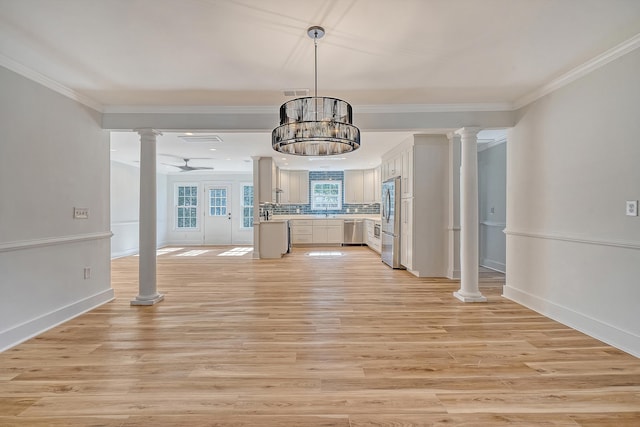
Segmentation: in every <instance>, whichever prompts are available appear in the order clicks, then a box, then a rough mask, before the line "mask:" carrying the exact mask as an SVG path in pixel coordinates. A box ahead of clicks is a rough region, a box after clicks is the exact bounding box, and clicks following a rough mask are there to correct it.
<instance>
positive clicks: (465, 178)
mask: <svg viewBox="0 0 640 427" xmlns="http://www.w3.org/2000/svg"><path fill="white" fill-rule="evenodd" d="M479 131H480V128H476V127H465V128H462V129H459V130H457V131H456V133H457V134H459V135H460V137H461V140H460V148H461V156H460V157H461V163H462V164H461V167H460V228H461V230H460V270H461V271H460V289H459V290H458V291H457V292H454V293H453V295H454V296H455V297H456V298H458V299H459V300H460V301H463V302H484V301H486V300H487V299H486V298H485V297H484V296H483V295H482V294H481V293H480V289H479V287H478V228H479V225H478V132H479Z"/></svg>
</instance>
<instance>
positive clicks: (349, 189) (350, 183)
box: [344, 168, 381, 204]
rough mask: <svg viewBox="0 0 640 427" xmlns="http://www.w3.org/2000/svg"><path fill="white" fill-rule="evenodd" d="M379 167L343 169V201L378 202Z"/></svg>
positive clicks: (358, 202) (357, 202) (379, 189)
mask: <svg viewBox="0 0 640 427" xmlns="http://www.w3.org/2000/svg"><path fill="white" fill-rule="evenodd" d="M379 170H380V169H379V168H375V169H364V170H346V171H344V202H345V203H356V204H364V203H380V197H381V195H380V194H379V193H380V192H381V187H380V174H379Z"/></svg>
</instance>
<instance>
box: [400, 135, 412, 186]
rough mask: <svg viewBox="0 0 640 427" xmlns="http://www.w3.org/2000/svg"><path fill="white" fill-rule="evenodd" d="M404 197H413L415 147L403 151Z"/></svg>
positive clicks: (402, 184)
mask: <svg viewBox="0 0 640 427" xmlns="http://www.w3.org/2000/svg"><path fill="white" fill-rule="evenodd" d="M400 185H401V187H402V188H401V191H402V197H412V196H413V147H409V148H407V149H406V150H404V151H402V183H401V184H400Z"/></svg>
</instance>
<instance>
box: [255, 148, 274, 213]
mask: <svg viewBox="0 0 640 427" xmlns="http://www.w3.org/2000/svg"><path fill="white" fill-rule="evenodd" d="M258 168H259V179H260V191H259V200H260V203H277V202H278V200H277V194H278V193H277V190H278V168H277V167H276V164H275V162H274V161H273V159H272V158H271V157H261V158H260V160H259V162H258Z"/></svg>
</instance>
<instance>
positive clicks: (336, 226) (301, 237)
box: [291, 219, 344, 245]
mask: <svg viewBox="0 0 640 427" xmlns="http://www.w3.org/2000/svg"><path fill="white" fill-rule="evenodd" d="M343 226H344V222H343V220H341V219H293V220H291V243H292V244H294V245H296V244H298V245H305V244H307V245H308V244H321V245H326V244H332V245H341V244H342V241H343V237H344V236H343Z"/></svg>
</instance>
